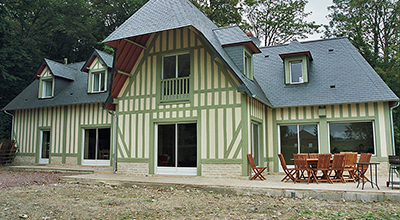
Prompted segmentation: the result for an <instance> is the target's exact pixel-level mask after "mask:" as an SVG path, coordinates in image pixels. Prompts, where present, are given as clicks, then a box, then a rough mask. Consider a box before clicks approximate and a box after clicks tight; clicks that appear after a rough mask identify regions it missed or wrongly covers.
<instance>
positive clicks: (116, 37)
mask: <svg viewBox="0 0 400 220" xmlns="http://www.w3.org/2000/svg"><path fill="white" fill-rule="evenodd" d="M171 2H172V3H171ZM150 7H155V9H154V10H156V11H157V10H165V8H167V7H176V8H174V9H173V10H172V9H171V10H165V15H164V14H160V13H152V12H153V11H152V10H153V9H152V8H150ZM146 12H147V13H146ZM178 12H179V13H183V15H184V16H183V15H182V14H179V15H182V16H180V18H181V19H182V20H185V22H183V23H184V24H181V23H179V22H180V20H179V21H174V20H171V19H165V18H159V17H157V16H162V15H164V16H167V18H170V17H173V16H172V14H173V13H178ZM141 13H142V14H144V15H146V19H148V20H146V21H145V20H140V19H136V20H135V16H136V14H139V15H142V14H141ZM171 13H172V14H171ZM185 13H186V14H185ZM136 14H134V15H133V16H132V17H131V18H130V19H128V20H127V23H126V24H125V23H124V25H121V27H120V30H116V31H115V32H113V33H112V34H111V35H110V36H109V37H107V38H106V40H105V41H104V43H108V44H109V45H110V46H112V47H114V46H116V47H114V48H116V49H117V50H116V53H115V55H114V57H113V58H112V56H111V55H104V54H102V52H99V51H96V52H95V53H94V55H92V57H91V58H90V59H89V61H87V62H86V63H85V64H83V63H82V64H80V63H79V64H78V63H76V65H75V66H79V68H82V69H79V71H76V69H73V68H72V66H74V65H72V66H71V65H70V66H69V65H66V64H65V65H63V64H60V63H56V62H54V61H49V60H46V62H45V64H43V65H47V67H48V65H51V71H52V73H53V77H54V79H53V87H54V91H53V92H54V93H53V94H54V97H52V98H46V99H38V93H39V94H41V89H40V88H39V87H40V85H39V82H38V81H40V80H39V79H38V78H36V79H35V81H34V82H33V83H32V84H31V85H29V86H28V87H27V89H26V90H24V91H23V92H21V94H20V95H18V96H17V97H16V98H15V99H14V100H13V101H12V102H10V103H9V104H8V105H7V106H6V107H5V108H4V109H3V110H6V111H9V110H10V111H14V120H15V126H14V129H13V134H14V137H16V140H17V143H18V145H19V147H20V149H19V150H20V153H19V154H18V155H19V156H21V157H26V158H30V160H31V162H32V163H39V158H40V154H39V149H40V138H41V137H40V133H41V131H43V130H46V131H50V137H51V141H50V142H51V148H50V149H51V152H50V155H49V163H50V164H67V165H82V164H85V163H84V162H85V161H83V160H84V159H83V154H84V153H83V148H84V144H85V143H84V142H85V140H84V139H85V135H84V132H85V129H99V128H109V129H110V143H113V142H114V141H116V145H117V152H113V147H111V146H110V153H111V154H110V157H109V161H110V163H109V165H110V166H111V165H112V164H113V159H112V158H113V155H116V156H117V161H118V172H127V173H130V174H135V173H138V174H160V173H159V172H158V167H159V166H158V165H159V164H158V163H159V162H158V158H157V157H158V155H157V151H158V146H157V141H158V139H157V138H158V137H157V132H158V130H157V128H158V126H159V125H164V124H180V123H196V138H197V139H196V147H197V148H196V173H195V175H198V176H213V175H217V174H221V173H223V174H226V176H235V177H237V176H247V175H249V165H248V160H247V154H248V153H250V152H252V144H253V140H252V137H253V133H252V132H253V131H252V129H253V123H255V124H257V125H258V127H259V130H258V133H259V137H260V138H259V146H260V147H259V149H260V152H259V157H260V161H259V165H261V166H268V169H269V171H272V172H279V161H278V158H277V153H279V152H280V148H281V146H280V127H281V126H286V125H299V124H316V125H318V143H319V144H318V150H319V152H320V153H328V152H331V149H330V139H329V125H330V123H335V122H336V123H338V122H341V123H343V122H371V123H372V125H373V129H374V135H373V136H374V137H373V138H374V139H373V140H374V147H375V148H374V150H375V155H374V156H373V158H372V160H373V161H379V162H383V161H387V155H388V154H392V153H393V152H392V149H393V148H392V147H391V145H392V143H393V140H392V136H391V135H392V131H391V129H392V127H391V118H390V114H391V108H392V107H394V106H396V105H395V104H396V102H398V101H399V99H398V97H397V96H396V95H395V94H394V93H393V92H392V91H391V90H390V89H389V88H388V87H387V86H386V85H385V84H384V82H383V81H382V80H381V79H380V78H379V76H378V75H377V74H376V72H374V70H373V69H372V68H371V67H370V66H369V64H368V63H367V62H366V61H365V60H364V59H363V58H362V57H361V55H360V54H359V53H358V52H357V50H356V48H354V47H353V46H352V45H351V43H350V42H349V41H348V40H347V39H345V38H335V39H327V40H319V41H311V42H304V43H300V42H297V41H296V42H292V43H290V44H285V45H276V46H272V47H264V48H258V46H257V45H256V44H255V43H254V42H253V41H251V39H249V37H247V36H246V34H244V33H242V32H241V31H240V29H239V28H238V27H232V28H231V27H230V28H218V27H216V25H213V24H212V22H211V21H209V20H208V18H207V17H206V16H204V15H203V14H201V12H200V11H199V10H197V8H195V7H194V6H193V5H192V4H191V3H190V2H189V1H186V0H170V1H168V2H166V1H155V0H150V1H149V3H147V4H146V5H145V6H143V9H141V10H138V12H137V13H136ZM139 15H137V16H139ZM193 15H196V16H193ZM152 16H155V17H154V18H153V17H152ZM174 16H175V15H174ZM193 18H195V19H194V20H192V19H193ZM139 20H140V21H143V22H144V24H137V23H136V21H139ZM164 20H165V21H169V22H172V24H168V25H167V27H166V26H163V25H161V23H160V22H159V21H164ZM153 21H157V23H151V22H153ZM146 22H150V23H149V24H147V23H146ZM174 22H177V23H174ZM153 24H154V25H153ZM132 25H136V26H135V27H136V28H130V27H131V26H132ZM142 27H145V28H144V29H143V28H142ZM133 29H134V30H133ZM130 31H133V33H131V32H130ZM135 31H137V32H135ZM238 31H240V32H241V33H239V32H238ZM221 36H222V37H223V38H220V37H221ZM144 42H146V43H144ZM222 43H223V44H222ZM118 46H120V47H119V48H118ZM234 46H236V48H234ZM125 48H127V50H126V51H124V49H125ZM238 48H242V49H241V50H240V54H234V53H236V52H235V51H239V49H238ZM299 48H300V49H299ZM230 49H231V50H230ZM328 49H329V51H328ZM129 53H131V54H129ZM293 53H295V54H298V53H301V54H303V53H305V54H309V55H310V56H311V54H312V56H313V59H312V60H309V61H310V62H307V74H306V73H304V74H306V75H307V79H306V80H305V81H304V83H298V84H290V83H289V84H285V75H286V76H287V74H285V70H287V69H288V67H286V68H285V62H282V61H284V60H282V58H281V56H287V55H288V54H289V55H290V54H293ZM177 54H189V56H190V75H189V76H188V78H189V92H188V93H189V96H188V97H185V98H182V99H175V100H174V99H170V100H163V99H162V97H161V94H162V93H163V91H162V90H163V89H162V80H163V79H162V75H163V68H164V67H163V60H164V57H165V56H170V55H177ZM250 55H251V56H252V57H251V60H250V62H249V63H250V66H251V69H253V70H252V73H251V74H250V75H249V76H245V75H244V72H245V71H244V70H240V68H241V67H239V66H243V68H244V66H246V65H245V64H244V62H245V61H244V60H241V59H244V57H247V58H249V57H250ZM93 56H96V57H98V56H100V57H102V59H97V60H96V58H93ZM119 56H120V57H119ZM286 58H288V60H289V59H290V56H287V57H286ZM111 60H112V61H111ZM100 61H101V62H103V63H101V65H102V66H104V67H107V68H108V69H107V68H105V69H104V70H107V74H108V76H107V78H108V80H107V81H106V85H108V86H106V87H105V88H106V89H105V90H106V92H95V93H91V91H92V88H90V86H91V84H92V83H91V80H92V79H91V77H90V75H91V73H92V72H93V71H95V70H92V68H94V67H95V66H98V67H100V65H98V63H97V62H100ZM328 61H329V62H328ZM351 62H352V63H351ZM112 63H113V64H112ZM326 63H334V64H335V65H331V66H329V65H325V64H326ZM99 64H100V63H99ZM43 65H42V66H41V71H43V70H44V67H43ZM177 65H178V64H177ZM336 65H341V67H346V68H342V70H341V72H337V69H340V68H337V67H336ZM304 67H305V66H304ZM354 68H355V69H354ZM343 69H350V70H349V71H348V72H345V71H344V70H343ZM37 74H38V75H40V74H41V73H37ZM335 74H337V75H335ZM330 75H335V76H336V77H334V79H332V77H329V76H330ZM349 75H351V76H352V77H350V78H349V77H348V76H349ZM341 76H345V80H343V79H341V78H340V77H341ZM60 77H61V78H63V79H60ZM185 77H186V76H185ZM248 77H249V78H248ZM324 77H325V78H324ZM286 78H287V77H286ZM352 80H354V81H352ZM83 82H84V83H86V84H84V83H83ZM177 82H179V81H178V80H176V81H175V83H177ZM57 83H59V84H57ZM346 83H350V85H348V84H346ZM63 85H68V86H70V87H68V89H64V88H60V87H58V86H61V87H62V86H63ZM72 85H77V87H73V86H72ZM88 85H89V86H88ZM353 85H354V86H355V87H354V88H353V87H352V86H353ZM83 87H84V90H82V91H77V90H74V89H76V88H80V89H82V88H83ZM62 89H64V90H62ZM61 91H64V92H66V93H65V94H61ZM32 94H33V95H34V97H32ZM60 94H61V95H64V96H61V98H60V96H59V95H60ZM320 94H322V95H320ZM27 97H28V98H27ZM267 97H268V98H267ZM60 99H62V100H60ZM64 100H68V101H69V102H62V101H64ZM74 100H80V102H77V103H74ZM54 103H56V104H54ZM21 105H25V106H23V107H20V106H21ZM103 107H105V108H108V109H105V108H103ZM109 111H112V112H113V113H115V114H116V117H117V122H118V123H117V125H116V127H115V121H114V117H113V116H112V115H111V114H109ZM176 127H177V126H176ZM114 129H116V134H114ZM114 136H116V139H113V138H114ZM107 165H108V164H107ZM218 169H219V171H215V170H218ZM213 172H214V173H213Z"/></svg>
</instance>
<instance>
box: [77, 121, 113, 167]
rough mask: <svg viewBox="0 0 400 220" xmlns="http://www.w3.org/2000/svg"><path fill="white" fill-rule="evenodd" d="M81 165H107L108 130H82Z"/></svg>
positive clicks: (108, 154)
mask: <svg viewBox="0 0 400 220" xmlns="http://www.w3.org/2000/svg"><path fill="white" fill-rule="evenodd" d="M84 135H85V136H84V138H85V139H84V147H83V161H82V164H83V165H95V164H97V165H99V164H102V163H103V165H109V160H110V143H111V141H110V137H111V132H110V129H109V128H95V129H84Z"/></svg>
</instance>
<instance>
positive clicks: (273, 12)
mask: <svg viewBox="0 0 400 220" xmlns="http://www.w3.org/2000/svg"><path fill="white" fill-rule="evenodd" d="M307 3H308V1H307V0H281V1H276V0H245V1H244V2H243V8H244V17H245V19H243V20H244V21H245V22H244V24H243V29H245V30H248V31H251V32H252V33H253V34H254V36H255V37H258V38H259V39H260V40H261V41H262V42H264V43H265V46H270V45H275V44H282V43H287V42H289V41H292V40H293V39H296V38H300V39H304V38H307V35H309V34H312V33H317V32H318V28H319V27H320V25H317V24H316V23H315V22H307V21H306V20H305V18H306V17H307V16H308V15H310V13H306V12H305V11H304V8H305V6H306V4H307Z"/></svg>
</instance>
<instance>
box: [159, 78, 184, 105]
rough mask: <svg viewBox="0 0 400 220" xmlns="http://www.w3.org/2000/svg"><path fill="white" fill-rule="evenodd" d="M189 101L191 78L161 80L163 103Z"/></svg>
mask: <svg viewBox="0 0 400 220" xmlns="http://www.w3.org/2000/svg"><path fill="white" fill-rule="evenodd" d="M188 99H189V77H180V78H173V79H163V80H161V101H181V100H188Z"/></svg>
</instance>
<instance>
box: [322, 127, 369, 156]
mask: <svg viewBox="0 0 400 220" xmlns="http://www.w3.org/2000/svg"><path fill="white" fill-rule="evenodd" d="M329 137H330V148H331V153H339V152H358V153H372V154H375V145H374V126H373V123H372V122H347V123H330V124H329Z"/></svg>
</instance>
